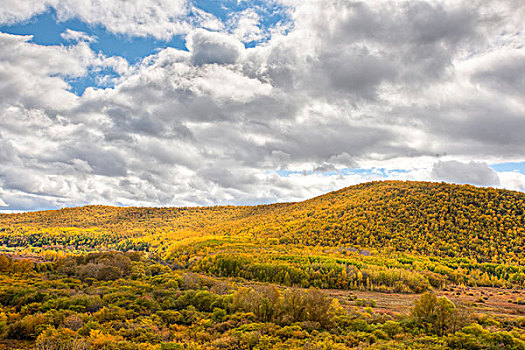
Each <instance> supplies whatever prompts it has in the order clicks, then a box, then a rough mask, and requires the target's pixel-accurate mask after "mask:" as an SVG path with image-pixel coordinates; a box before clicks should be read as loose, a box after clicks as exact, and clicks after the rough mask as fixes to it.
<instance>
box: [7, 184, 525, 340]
mask: <svg viewBox="0 0 525 350" xmlns="http://www.w3.org/2000/svg"><path fill="white" fill-rule="evenodd" d="M524 200H525V194H523V193H518V192H511V191H504V190H496V189H490V188H489V189H485V188H476V187H472V186H459V185H449V184H444V183H424V182H372V183H366V184H361V185H357V186H352V187H348V188H344V189H342V190H339V191H335V192H331V193H328V194H326V195H323V196H319V197H316V198H312V199H310V200H307V201H304V202H298V203H282V204H272V205H262V206H238V207H234V206H223V207H220V206H219V207H208V208H120V207H107V206H87V207H81V208H68V209H63V210H57V211H42V212H33V213H23V214H9V215H0V349H2V348H4V347H5V348H14V349H15V348H27V349H33V348H37V349H49V350H54V349H70V348H71V349H73V348H75V349H156V350H159V349H160V350H162V349H186V348H191V349H209V348H211V349H274V348H276V349H289V348H311V349H346V348H353V347H358V348H374V349H390V348H400V349H404V348H421V349H433V348H435V349H438V348H439V349H442V348H444V349H447V348H448V349H465V348H468V349H500V348H504V349H525V321H524V319H523V318H519V315H522V314H525V306H524V304H525V303H524V302H523V297H522V294H523V293H522V291H523V289H524V288H525V267H524V265H525V253H524V249H523V248H524V238H525V231H524V228H525V225H524V224H525V222H524V220H525V219H524V209H525V208H524V207H525V204H524ZM465 286H470V287H465ZM471 287H472V288H481V287H483V288H493V287H496V288H500V289H491V290H494V293H498V294H497V295H500V293H501V295H500V296H501V298H503V296H502V295H505V297H507V296H508V298H510V299H508V300H506V306H505V307H506V310H511V312H512V313H513V314H512V315H510V316H509V315H508V311H506V312H507V313H506V314H505V315H503V316H498V318H497V319H494V318H491V317H492V316H491V317H488V316H487V314H486V312H485V311H484V310H485V309H484V307H485V308H486V306H484V303H485V300H486V298H489V297H490V298H491V299H490V303H491V304H492V305H498V303H499V301H497V300H499V299H497V298H496V296H494V295H489V294H481V293H480V294H479V296H478V297H476V298H477V299H476V300H477V301H476V303H477V305H474V304H464V303H462V302H461V303H457V302H456V303H454V302H451V301H450V300H449V299H447V298H446V297H436V296H435V295H434V294H432V293H434V292H440V293H445V292H446V293H451V292H450V291H452V290H454V291H458V290H469V288H471ZM503 288H505V289H503ZM323 289H329V291H324V292H323V291H322V290H323ZM334 290H339V291H338V292H339V293H341V295H350V296H352V294H349V293H369V294H370V293H376V294H377V292H388V293H392V292H397V293H422V292H425V294H423V295H422V296H418V298H417V299H413V300H416V302H415V304H414V308H413V309H412V310H411V311H410V312H409V309H408V308H406V307H405V308H403V309H401V308H400V309H399V310H395V311H394V312H393V313H392V312H386V313H385V312H381V311H379V310H376V309H375V308H374V307H375V301H374V300H369V299H366V300H365V299H363V300H361V299H352V298H350V299H347V298H342V299H339V300H338V299H333V300H332V299H331V298H329V297H327V295H331V294H329V293H332V292H333V291H334ZM482 290H484V289H482ZM498 290H499V291H500V292H496V291H498ZM344 293H346V294H344ZM455 293H459V292H455ZM491 293H492V292H491ZM388 295H391V294H388ZM398 295H401V294H398ZM402 295H403V296H405V295H406V294H402ZM441 295H443V294H441ZM449 295H450V294H449ZM455 295H456V294H455ZM498 298H499V297H498ZM472 300H473V299H472ZM340 303H341V304H340ZM341 305H343V306H344V307H341ZM473 310H476V312H474V311H473ZM477 312H481V314H478V313H477ZM494 313H495V314H496V315H497V314H498V310H495V311H494Z"/></svg>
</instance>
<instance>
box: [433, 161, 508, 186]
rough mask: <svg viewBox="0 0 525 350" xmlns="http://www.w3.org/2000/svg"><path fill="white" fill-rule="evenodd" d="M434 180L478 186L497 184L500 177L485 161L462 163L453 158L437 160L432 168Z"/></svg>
mask: <svg viewBox="0 0 525 350" xmlns="http://www.w3.org/2000/svg"><path fill="white" fill-rule="evenodd" d="M432 177H433V178H434V180H443V181H447V182H454V183H459V184H470V185H478V186H498V185H499V184H500V179H499V177H498V174H497V173H496V171H494V170H493V169H491V168H490V167H489V166H488V164H487V163H481V162H469V163H462V162H458V161H455V160H450V161H439V162H437V163H436V164H434V166H433V168H432Z"/></svg>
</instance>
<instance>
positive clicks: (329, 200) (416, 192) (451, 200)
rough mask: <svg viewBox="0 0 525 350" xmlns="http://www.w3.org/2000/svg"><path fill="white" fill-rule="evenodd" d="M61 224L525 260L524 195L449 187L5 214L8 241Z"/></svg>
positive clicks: (401, 185)
mask: <svg viewBox="0 0 525 350" xmlns="http://www.w3.org/2000/svg"><path fill="white" fill-rule="evenodd" d="M58 228H69V229H74V231H79V230H80V229H88V230H94V231H100V232H106V231H107V232H111V233H113V234H116V235H117V236H119V237H121V238H122V237H140V236H144V235H148V234H155V233H159V231H169V232H171V233H173V234H174V235H175V236H176V235H177V233H181V232H187V231H192V233H194V234H197V233H198V234H213V235H218V236H224V235H228V236H233V237H235V236H246V235H248V236H251V237H254V238H268V239H270V238H276V239H278V240H279V242H280V243H283V244H289V243H291V244H299V245H307V246H326V247H359V248H372V249H378V248H391V249H393V250H396V251H400V252H410V253H417V254H424V255H433V256H439V257H466V258H474V259H476V260H478V261H481V262H495V263H497V262H506V263H516V264H521V265H524V264H525V249H523V247H524V246H525V194H524V193H520V192H512V191H506V190H497V189H492V188H489V189H487V188H478V187H473V186H460V185H450V184H444V183H427V182H400V181H389V182H370V183H365V184H360V185H356V186H351V187H347V188H344V189H342V190H339V191H335V192H331V193H328V194H326V195H322V196H319V197H316V198H313V199H310V200H307V201H304V202H299V203H286V204H272V205H262V206H254V207H250V206H244V207H243V206H239V207H234V206H226V207H201V208H198V207H197V208H191V207H190V208H126V207H105V206H87V207H81V208H67V209H62V210H57V211H43V212H32V213H24V214H10V215H0V230H1V231H3V232H4V237H5V236H7V234H6V233H5V232H10V233H11V232H12V233H17V232H26V233H28V232H29V233H30V232H33V233H34V232H38V230H40V229H43V230H44V231H43V232H45V230H53V229H58ZM35 230H37V231H35ZM43 232H42V233H43ZM83 232H89V231H86V230H84V231H83ZM174 238H177V237H174Z"/></svg>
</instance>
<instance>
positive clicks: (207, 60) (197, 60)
mask: <svg viewBox="0 0 525 350" xmlns="http://www.w3.org/2000/svg"><path fill="white" fill-rule="evenodd" d="M186 46H187V47H188V49H189V50H190V52H191V54H192V62H193V63H194V64H196V65H202V64H213V63H217V64H234V63H236V62H237V60H238V59H239V58H240V57H241V55H242V54H243V52H244V46H243V45H242V43H241V42H240V41H238V40H237V39H235V38H234V37H232V36H230V35H227V34H223V33H218V32H210V31H207V30H204V29H197V30H196V31H194V32H192V33H190V34H189V35H188V36H187V38H186Z"/></svg>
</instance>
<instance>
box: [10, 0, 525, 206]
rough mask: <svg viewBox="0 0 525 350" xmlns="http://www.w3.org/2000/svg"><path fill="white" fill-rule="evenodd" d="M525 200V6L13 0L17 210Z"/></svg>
mask: <svg viewBox="0 0 525 350" xmlns="http://www.w3.org/2000/svg"><path fill="white" fill-rule="evenodd" d="M379 179H405V180H432V181H448V182H455V183H470V184H474V185H479V186H494V187H499V188H507V189H513V190H519V191H525V6H524V5H523V0H493V1H492V0H472V1H459V0H458V1H452V0H451V1H448V0H444V1H432V0H428V1H383V0H373V1H363V2H358V1H344V0H327V1H311V0H267V1H252V0H246V1H243V0H225V1H216V0H213V1H212V0H140V1H139V0H132V1H130V0H2V1H1V2H0V210H4V211H13V210H35V209H49V208H59V207H64V206H76V205H84V204H94V203H100V204H113V205H148V206H159V205H176V206H180V205H214V204H259V203H271V202H278V201H293V200H301V199H305V198H308V197H312V196H314V195H318V194H321V193H324V192H328V191H330V190H334V189H338V188H342V187H345V186H349V185H352V184H356V183H359V182H364V181H370V180H379Z"/></svg>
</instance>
